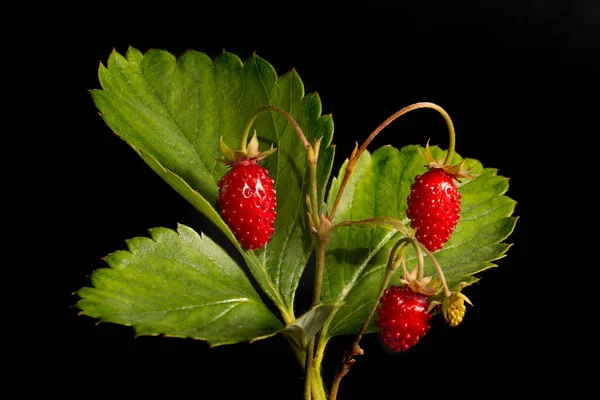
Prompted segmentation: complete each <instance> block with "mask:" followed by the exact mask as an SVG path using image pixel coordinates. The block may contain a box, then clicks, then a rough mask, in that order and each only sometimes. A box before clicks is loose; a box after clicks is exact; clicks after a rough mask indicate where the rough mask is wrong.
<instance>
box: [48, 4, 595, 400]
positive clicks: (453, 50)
mask: <svg viewBox="0 0 600 400" xmlns="http://www.w3.org/2000/svg"><path fill="white" fill-rule="evenodd" d="M420 4H421V5H414V4H407V5H405V6H397V7H389V8H379V9H377V8H365V9H361V8H360V7H356V8H352V9H350V8H348V9H346V8H340V9H336V10H334V11H326V10H324V9H320V8H317V7H315V8H313V9H309V10H304V11H302V10H300V7H299V8H298V9H296V10H293V9H291V10H286V11H284V10H279V9H277V8H272V9H265V10H264V11H263V12H260V13H256V14H254V13H250V12H248V13H245V12H240V13H236V14H235V15H231V13H233V10H221V11H219V12H216V11H212V12H206V11H205V12H203V13H202V14H198V15H194V18H193V20H191V21H187V20H184V19H183V18H184V17H185V15H179V16H177V17H173V18H172V19H170V20H169V23H168V24H167V22H166V20H167V17H166V16H165V15H163V14H162V13H161V10H159V9H157V10H156V11H155V12H152V13H149V14H146V15H144V16H139V17H135V13H133V14H130V13H126V12H124V11H123V12H119V11H118V9H117V8H115V9H111V10H110V12H109V10H107V9H99V10H98V11H97V12H96V13H95V14H94V13H89V15H86V14H85V13H82V14H83V15H81V16H80V18H79V19H77V20H71V21H70V23H72V24H73V26H74V27H76V28H75V29H73V30H71V31H70V32H69V34H68V35H65V36H64V37H63V40H65V41H67V40H68V41H72V42H73V43H75V42H77V39H78V38H81V42H80V44H78V45H77V46H74V47H76V48H75V50H73V51H72V54H71V55H70V56H69V57H70V62H71V63H72V65H75V68H72V69H69V71H68V74H67V76H66V77H65V79H68V80H69V82H70V83H73V84H74V86H73V87H74V91H73V92H72V93H70V94H69V111H70V112H69V115H70V116H71V119H70V122H69V124H68V125H67V126H66V129H65V130H64V135H62V139H65V140H64V145H63V146H62V148H61V150H63V151H64V154H63V156H61V157H60V160H59V162H61V163H64V168H65V170H68V171H71V172H72V173H69V174H67V175H65V176H64V178H65V179H64V181H61V182H58V183H57V185H56V186H55V189H54V190H56V191H57V193H62V194H64V196H62V195H61V196H60V198H61V201H60V203H61V204H60V207H61V209H60V212H57V214H58V215H56V217H57V222H56V224H59V225H60V226H61V228H63V229H64V230H65V231H69V232H70V236H69V239H68V242H67V243H64V242H63V243H62V246H63V248H64V247H65V246H67V250H63V251H61V252H60V256H59V259H60V263H61V267H60V276H61V279H60V288H61V296H60V298H61V301H60V311H59V312H60V313H61V315H62V316H64V319H63V320H64V321H65V323H64V324H62V325H61V327H60V328H59V329H57V330H58V331H59V332H60V339H58V340H57V341H54V342H52V343H51V344H50V343H49V345H50V347H52V350H54V351H55V352H56V354H58V356H59V357H60V358H62V359H63V360H64V363H63V364H62V365H64V366H65V369H64V371H62V373H61V374H60V376H61V379H59V380H54V381H53V384H54V385H56V387H57V388H58V389H59V390H69V389H74V388H76V387H77V388H79V389H78V390H80V391H82V392H85V391H90V392H96V391H100V390H103V389H109V390H110V391H113V393H124V392H128V393H131V394H132V395H134V394H136V393H137V394H141V393H145V392H150V393H158V391H159V390H165V391H167V392H171V394H172V395H173V397H175V395H176V394H180V393H185V394H187V395H189V396H191V397H193V398H201V399H205V398H206V399H213V398H215V399H221V398H223V399H234V398H235V399H237V398H254V396H256V397H257V398H262V399H300V398H302V390H303V389H302V388H303V374H302V370H301V369H300V367H299V365H298V363H297V362H296V360H295V359H294V356H293V354H292V352H291V351H290V350H289V349H288V347H287V344H286V343H285V342H284V341H283V340H282V339H281V338H280V337H274V338H270V339H267V340H263V341H258V342H255V343H252V344H236V345H230V346H222V347H217V348H212V349H210V348H208V346H207V345H206V344H205V343H204V342H201V341H194V340H187V339H175V338H162V337H137V338H136V337H134V333H133V330H132V329H131V328H128V327H123V326H118V325H111V324H100V325H96V321H95V320H93V319H90V318H87V317H82V316H77V310H76V309H74V308H73V307H72V306H73V305H74V303H75V302H76V300H77V298H76V297H75V296H73V295H71V293H72V292H74V291H76V290H77V289H79V288H80V287H82V286H86V285H88V283H89V279H88V278H89V274H90V273H91V272H92V271H93V270H95V269H98V268H101V267H104V266H105V264H104V263H103V261H102V257H104V256H106V255H107V254H109V253H110V252H112V251H115V250H118V249H124V248H125V240H126V239H128V238H131V237H134V236H140V235H143V236H145V235H147V230H148V229H149V228H152V227H157V226H165V227H170V228H175V227H176V224H177V223H183V224H186V225H189V226H192V227H193V228H194V229H196V230H197V231H206V232H207V233H209V234H211V233H215V232H214V230H213V229H212V227H211V226H210V224H207V223H206V221H204V220H203V218H202V217H201V216H200V215H198V213H197V212H196V210H195V209H193V208H192V207H191V206H190V205H188V204H187V203H186V202H185V200H183V199H182V198H181V197H180V196H179V195H178V194H177V193H176V192H175V191H174V190H172V189H171V188H170V187H169V186H168V185H167V184H166V183H165V182H163V181H162V180H161V179H160V178H159V177H158V176H157V175H156V174H155V173H154V172H152V171H151V169H150V168H149V167H147V166H146V165H145V164H144V163H143V161H142V160H141V159H140V158H139V157H138V156H137V155H136V154H135V153H134V152H133V151H132V150H131V149H130V148H129V146H128V145H127V144H126V143H125V142H123V141H122V140H121V139H119V138H118V137H116V136H115V135H113V134H112V132H111V131H110V129H109V128H108V127H107V126H106V125H105V124H104V122H103V121H102V120H101V118H100V117H99V116H98V112H97V110H96V108H95V106H94V104H93V102H92V100H91V97H90V95H89V93H88V90H89V89H95V88H99V87H100V86H99V82H98V79H97V68H98V64H99V63H100V62H102V63H106V60H107V58H108V56H109V54H110V52H111V51H113V49H114V50H116V51H118V52H119V53H121V54H124V53H125V52H126V51H127V48H128V46H130V45H131V46H133V47H135V48H137V49H138V50H141V51H142V52H145V51H147V50H149V49H151V48H159V49H164V50H167V51H169V52H171V53H173V54H176V55H179V54H181V53H182V52H184V51H185V50H188V49H193V50H198V51H202V52H204V53H206V54H207V55H209V56H211V57H213V58H214V57H216V56H217V55H218V54H219V53H220V52H221V51H222V50H223V49H225V50H227V51H229V52H232V53H234V54H236V55H238V56H239V57H240V58H241V59H242V60H245V59H246V58H248V57H250V56H251V55H252V54H253V53H254V52H256V53H257V54H258V55H259V56H261V57H263V58H264V59H265V60H267V61H268V62H269V63H271V64H272V65H273V67H274V68H275V69H276V71H277V72H278V74H279V75H282V74H283V73H285V72H287V71H289V70H290V69H292V68H295V69H296V71H297V72H298V74H299V75H300V77H301V79H302V80H303V83H304V86H305V91H306V93H311V92H318V93H319V94H320V97H321V100H322V104H323V114H329V113H332V115H333V120H334V129H335V130H334V139H333V143H335V144H336V146H337V150H336V161H335V164H334V173H336V171H337V169H338V168H339V165H340V164H341V162H342V160H343V159H344V158H346V157H347V156H348V155H349V154H350V151H351V149H352V147H353V145H354V142H355V141H358V142H359V143H360V142H361V141H362V140H364V139H365V138H366V137H367V136H368V134H369V133H370V132H371V131H372V130H373V129H374V128H375V127H376V126H377V125H378V124H379V123H381V122H382V121H383V120H384V119H385V118H387V117H388V116H389V115H390V114H392V113H393V112H395V111H396V110H398V109H400V108H402V107H405V106H407V105H409V104H411V103H414V102H419V101H429V102H434V103H436V104H438V105H440V106H442V107H443V108H444V109H445V110H446V111H447V112H448V113H449V114H450V116H451V117H452V119H453V122H454V125H455V128H456V132H457V142H456V150H457V151H458V152H459V153H460V154H461V155H463V156H465V157H470V158H476V159H478V160H480V161H481V162H482V163H483V164H484V166H486V167H494V168H497V169H498V173H499V174H500V175H503V176H506V177H509V178H510V188H509V191H508V192H507V195H508V196H509V197H511V198H513V199H515V200H516V201H517V203H518V205H517V207H516V210H515V215H516V216H519V218H520V219H519V221H518V223H517V226H516V229H515V231H514V233H513V234H512V235H511V236H510V237H509V239H508V240H507V242H509V243H514V244H513V246H512V247H511V248H510V249H509V251H508V252H507V254H506V257H504V258H502V259H500V260H497V264H498V268H493V269H491V270H488V271H486V272H484V273H482V274H480V278H481V280H480V282H479V283H477V284H476V285H473V286H471V287H469V288H467V289H465V293H466V294H467V296H469V298H470V299H471V300H472V301H473V303H474V304H475V307H470V308H468V312H467V314H466V317H465V320H464V322H463V323H462V324H461V325H460V326H458V327H456V328H450V327H448V326H446V325H444V324H443V323H442V322H441V321H440V319H438V320H437V321H434V322H433V328H432V330H431V331H430V333H428V335H427V336H426V337H425V338H424V339H423V340H422V341H421V342H420V343H419V345H418V346H417V347H415V348H414V349H412V350H410V351H408V352H406V353H403V354H399V355H398V354H390V353H389V352H387V351H386V350H385V349H384V348H383V347H382V346H381V344H380V343H379V341H378V339H377V337H376V336H375V335H369V336H367V337H365V338H364V340H363V341H362V343H361V344H362V346H363V348H364V349H365V355H364V356H362V357H360V358H359V359H358V361H357V363H356V364H355V365H354V367H353V368H352V370H351V372H350V373H349V374H348V375H347V377H346V378H345V379H344V380H343V381H342V385H341V390H340V397H339V398H340V399H342V400H350V399H366V398H383V397H384V396H398V397H400V396H401V395H408V394H414V393H421V394H423V393H428V394H439V393H446V394H450V393H457V391H460V392H461V393H463V395H468V394H469V393H473V390H474V389H472V388H482V387H487V388H488V389H487V390H490V391H493V392H494V393H497V392H498V391H507V392H511V391H514V390H517V388H518V387H527V386H521V385H522V384H523V383H525V384H527V383H528V382H529V380H528V379H527V372H528V371H529V370H530V368H533V366H534V364H536V363H537V362H538V361H539V359H538V360H534V358H533V356H532V353H533V347H534V346H535V343H534V342H533V341H535V339H533V341H532V336H533V334H532V332H533V330H534V326H533V324H534V323H533V322H532V321H533V317H532V314H533V311H532V309H533V306H532V305H531V304H530V303H528V301H529V300H525V301H524V299H528V296H529V297H530V296H531V292H532V289H531V287H530V286H529V285H530V284H531V281H529V280H527V279H529V274H528V268H533V267H532V265H533V260H534V257H536V254H535V245H534V241H535V240H537V237H536V235H535V234H534V233H533V230H534V229H535V228H536V227H537V226H538V225H537V224H536V219H535V218H536V215H537V214H538V213H539V207H540V203H539V201H537V200H534V199H535V194H536V193H539V191H540V190H544V184H543V183H542V182H541V181H540V180H539V179H537V176H538V174H539V172H538V165H539V163H540V162H541V161H542V160H548V159H549V158H552V157H557V156H560V155H561V154H563V153H564V152H566V151H567V150H568V149H566V148H565V147H564V146H561V145H560V144H556V143H555V146H556V147H554V148H552V150H550V149H551V148H549V147H547V146H546V145H548V144H549V143H552V142H553V139H552V138H553V137H555V136H556V135H565V134H567V136H568V133H569V132H568V131H565V129H566V128H569V129H573V130H575V129H576V127H575V126H574V125H575V124H574V123H573V122H572V121H569V123H568V124H567V117H566V116H567V115H569V114H570V113H573V112H574V111H575V110H576V109H577V110H580V111H578V113H581V114H584V113H585V108H586V106H585V103H582V102H581V101H580V100H578V99H580V98H581V96H580V95H581V93H584V94H585V93H590V92H591V93H593V92H594V90H597V85H598V80H597V77H595V75H594V70H595V68H597V61H596V59H595V57H596V55H597V53H598V50H599V49H600V45H599V41H600V32H599V29H598V24H599V23H600V19H599V13H598V11H599V8H598V6H595V5H593V2H579V3H577V2H575V3H573V2H570V3H569V4H568V5H562V6H559V5H552V4H550V2H542V1H537V2H519V3H518V4H519V5H516V4H517V3H515V5H509V3H507V2H478V3H473V4H476V5H470V6H466V5H464V6H455V7H450V6H439V5H431V4H430V3H427V2H425V3H420ZM462 4H466V3H462ZM254 11H257V10H254ZM182 14H185V12H183V11H182ZM91 15H96V16H99V17H103V18H105V19H103V20H102V19H99V20H98V21H96V20H93V21H92V20H91V19H88V18H87V17H90V16H91ZM63 72H64V71H63ZM71 100H73V102H72V103H71V102H70V101H71ZM73 116H75V118H72V117H73ZM561 137H562V136H561ZM428 139H431V143H432V144H439V145H440V146H442V147H446V144H447V133H446V130H445V124H444V121H443V119H442V118H441V117H440V116H439V115H437V114H436V113H435V112H434V111H432V110H418V111H414V112H412V113H409V114H407V115H405V116H403V117H401V118H400V119H398V120H397V121H395V122H394V123H393V124H392V125H390V126H389V127H388V128H386V129H385V130H384V131H383V132H382V133H381V134H380V135H379V136H378V137H377V139H376V140H375V141H374V142H373V143H372V144H371V146H370V150H374V149H376V148H377V147H379V146H381V145H385V144H392V145H394V146H396V147H402V146H404V145H407V144H413V143H419V144H425V143H426V141H427V140H428ZM559 143H560V142H559ZM557 174H558V172H557ZM215 234H216V233H215ZM310 279H311V276H310V274H309V273H307V276H306V277H305V279H303V280H302V282H301V289H300V292H299V295H298V307H299V308H302V307H305V305H306V304H308V302H309V301H310V300H309V295H310ZM61 321H62V320H61ZM351 340H352V338H345V337H340V338H336V339H334V340H333V341H332V343H331V346H330V348H329V350H328V351H327V354H326V359H325V360H326V361H325V365H324V370H323V377H324V379H325V381H326V382H328V383H329V382H331V378H332V376H333V373H334V371H335V367H336V365H337V363H338V362H339V360H340V359H341V356H342V354H343V352H344V350H345V349H346V348H347V347H348V345H349V344H350V342H351ZM420 385H422V386H420ZM470 388H471V389H470ZM149 389H150V390H149ZM463 391H464V392H463ZM210 393H212V394H210ZM368 393H370V395H367V394H368ZM425 397H428V396H425Z"/></svg>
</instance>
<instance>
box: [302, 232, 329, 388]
mask: <svg viewBox="0 0 600 400" xmlns="http://www.w3.org/2000/svg"><path fill="white" fill-rule="evenodd" d="M327 242H328V240H325V239H322V238H317V243H316V246H315V252H316V263H315V264H316V265H315V281H314V287H313V301H312V305H313V307H314V306H316V305H317V304H319V302H320V301H321V287H322V285H323V270H324V268H325V249H326V248H327ZM314 350H315V336H313V337H312V338H311V339H310V342H309V344H308V350H307V353H306V364H305V365H306V371H305V376H306V382H305V386H304V389H305V394H304V395H305V397H306V398H310V397H308V396H309V394H307V393H306V391H310V390H311V388H312V386H313V379H315V376H314V375H316V374H318V375H319V377H318V381H319V382H321V387H322V386H323V384H322V380H321V378H320V374H321V371H320V364H319V369H316V368H315V363H314V360H313V358H314Z"/></svg>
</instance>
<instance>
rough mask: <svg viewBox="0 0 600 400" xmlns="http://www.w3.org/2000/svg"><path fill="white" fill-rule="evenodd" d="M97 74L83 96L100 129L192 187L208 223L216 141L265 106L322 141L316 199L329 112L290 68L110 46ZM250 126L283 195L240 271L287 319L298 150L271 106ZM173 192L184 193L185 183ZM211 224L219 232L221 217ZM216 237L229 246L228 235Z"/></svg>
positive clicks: (236, 139)
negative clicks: (268, 235) (259, 245)
mask: <svg viewBox="0 0 600 400" xmlns="http://www.w3.org/2000/svg"><path fill="white" fill-rule="evenodd" d="M98 74H99V78H100V83H101V86H102V89H99V90H93V91H92V92H91V93H92V98H93V100H94V103H95V105H96V106H97V107H98V109H99V110H100V112H101V115H102V117H103V119H104V121H105V122H106V123H107V125H108V126H109V127H110V128H111V129H112V130H113V131H114V132H115V133H116V134H117V135H119V136H120V137H121V138H122V139H123V140H125V141H126V142H127V143H128V144H129V145H130V146H131V147H133V148H134V149H135V150H136V152H138V154H140V155H141V154H144V153H145V154H148V155H149V157H143V158H144V159H145V160H146V162H148V163H149V164H151V165H155V164H156V165H160V166H161V167H160V170H161V171H162V170H164V171H168V174H167V175H165V174H163V173H161V176H163V177H164V178H165V177H166V176H171V175H175V176H178V177H180V178H181V179H182V180H183V181H184V182H185V183H186V184H187V186H189V188H191V190H192V193H194V199H195V200H194V201H193V202H192V204H194V205H195V206H196V208H198V209H199V211H201V212H203V213H204V214H206V215H207V216H208V217H209V218H210V219H211V220H212V221H213V222H215V220H217V219H220V217H219V216H218V214H216V213H215V212H213V211H214V210H208V209H207V205H208V206H209V207H212V208H213V209H214V207H215V204H216V198H217V194H218V190H217V182H218V180H219V179H220V178H221V177H222V176H223V175H224V174H225V172H226V171H227V166H226V165H224V164H223V163H221V162H219V161H217V160H216V158H217V157H220V156H221V153H220V149H219V139H220V138H221V137H223V140H224V143H225V144H226V145H227V146H229V147H230V148H232V149H233V150H237V149H239V148H240V146H241V137H242V130H243V127H244V123H245V121H246V120H247V119H248V118H249V117H250V116H251V115H252V114H253V113H254V112H255V111H256V110H257V109H258V108H260V107H262V106H265V105H275V106H279V107H281V108H283V109H284V110H286V111H287V112H289V113H290V114H291V115H292V116H293V117H294V118H295V119H296V121H297V122H298V123H299V125H300V127H301V128H302V130H303V131H304V134H305V135H306V137H307V139H308V140H309V141H310V142H311V143H314V141H315V140H316V139H318V138H322V144H321V152H320V155H319V164H318V166H319V168H318V190H319V199H320V201H321V202H322V201H323V199H324V192H325V187H326V184H327V181H328V179H329V175H330V173H331V166H332V163H333V154H334V152H333V146H330V144H331V139H332V135H333V122H332V119H331V116H321V101H320V99H319V97H318V96H317V95H316V94H309V95H306V96H305V94H304V86H303V83H302V81H301V80H300V77H299V76H298V74H297V73H296V72H295V71H291V72H288V73H286V74H284V75H283V76H281V77H278V76H277V74H276V72H275V70H274V68H273V67H272V66H271V65H270V64H269V63H267V62H266V61H265V60H263V59H262V58H260V57H258V56H256V55H252V56H251V57H250V58H248V59H247V60H246V61H245V62H242V61H241V60H240V59H239V58H238V57H237V56H236V55H233V54H231V53H227V52H223V53H222V54H220V55H219V56H218V57H216V59H215V60H214V61H213V60H211V59H210V58H209V57H208V56H207V55H206V54H204V53H200V52H197V51H192V50H191V51H188V52H186V53H185V54H183V55H181V56H180V57H179V58H176V57H175V56H174V55H172V54H170V53H168V52H166V51H162V50H150V51H148V52H146V53H145V54H142V53H140V52H139V51H138V50H136V49H135V48H130V49H129V50H128V51H127V53H126V56H125V57H123V56H122V55H121V54H119V53H117V52H113V53H112V54H111V55H110V57H109V59H108V63H107V66H106V67H105V66H103V65H101V66H100V69H99V73H98ZM254 129H256V131H257V134H258V138H259V140H260V141H261V150H265V149H267V148H268V147H269V146H270V145H271V144H273V145H274V146H275V147H277V149H278V150H277V152H276V153H275V154H273V155H271V156H269V157H267V158H266V159H265V160H264V164H263V165H264V166H265V167H266V168H267V169H268V171H269V174H270V175H271V177H273V178H274V179H275V189H276V191H277V192H278V193H284V194H285V196H283V195H281V196H278V199H277V212H278V217H277V219H276V222H275V234H274V235H273V237H272V240H271V242H270V243H269V244H268V245H267V246H266V247H264V248H263V249H261V250H259V251H256V252H254V253H255V256H252V257H246V260H248V259H252V260H253V261H252V263H254V265H253V266H251V267H250V270H251V271H252V273H253V274H254V275H255V277H256V279H257V281H258V282H259V284H260V285H261V287H262V288H263V290H264V291H265V292H266V293H267V294H268V295H269V296H270V297H271V299H272V300H273V301H274V302H275V304H276V305H277V306H278V307H279V308H280V310H282V314H283V316H284V319H285V320H286V321H287V322H290V321H292V320H293V319H294V317H293V303H294V294H295V291H296V287H297V285H298V281H299V279H300V276H301V275H302V271H303V269H304V266H305V264H306V262H307V261H308V257H309V255H310V252H311V250H312V240H313V239H312V237H311V235H310V232H309V229H307V221H306V210H305V203H304V199H305V194H306V192H307V191H308V167H307V163H306V153H305V150H304V148H303V146H302V142H301V140H300V139H299V137H298V134H297V133H296V131H295V129H294V128H293V126H291V124H290V123H289V122H288V121H287V120H286V119H285V118H284V117H283V116H282V115H280V114H278V113H276V112H273V111H269V112H266V113H264V114H263V115H261V116H259V117H258V118H257V120H256V121H255V123H254V124H253V126H252V130H254ZM149 160H150V161H149ZM152 160H155V162H154V161H152ZM153 168H154V167H153ZM155 170H156V169H155ZM171 178H172V176H171ZM171 178H169V179H166V178H165V179H166V180H167V182H169V183H170V184H171V185H172V186H174V188H175V189H176V190H178V191H179V192H180V193H181V190H182V185H181V182H179V181H177V180H176V179H171ZM174 182H175V184H174ZM183 190H184V192H186V193H183V195H184V197H186V198H188V197H189V193H188V188H187V187H184V188H183ZM199 198H202V199H203V200H199ZM200 203H202V206H199V204H200ZM215 223H216V224H217V226H219V227H220V228H221V229H223V230H224V231H227V229H226V226H225V224H224V223H217V222H215ZM225 233H226V234H227V236H228V237H229V238H230V239H231V240H233V241H234V242H235V239H234V238H233V236H231V235H230V232H225ZM238 248H239V246H238ZM241 251H242V252H245V251H244V250H241Z"/></svg>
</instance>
